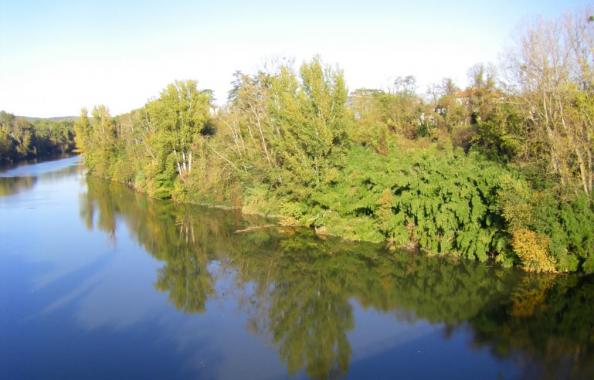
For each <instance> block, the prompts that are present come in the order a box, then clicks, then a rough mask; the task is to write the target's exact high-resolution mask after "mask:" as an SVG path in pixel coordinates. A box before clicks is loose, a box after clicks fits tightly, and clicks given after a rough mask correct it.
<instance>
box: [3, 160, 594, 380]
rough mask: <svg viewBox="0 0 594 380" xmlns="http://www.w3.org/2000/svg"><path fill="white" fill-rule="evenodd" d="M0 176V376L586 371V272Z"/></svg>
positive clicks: (80, 177) (592, 362) (112, 188)
mask: <svg viewBox="0 0 594 380" xmlns="http://www.w3.org/2000/svg"><path fill="white" fill-rule="evenodd" d="M269 224H270V222H269V221H266V220H263V219H261V218H255V217H245V216H243V217H242V216H241V215H240V214H239V213H237V212H233V211H223V210H217V209H207V208H201V207H196V206H189V205H178V204H174V203H172V202H167V201H155V200H151V199H148V198H146V197H145V196H144V195H142V194H137V193H134V192H132V191H130V190H129V189H127V188H125V187H123V186H121V185H117V184H113V183H110V182H106V181H103V180H100V179H96V178H92V177H86V176H85V175H84V171H83V170H82V169H81V168H80V166H79V158H77V157H73V158H67V159H61V160H56V161H49V162H44V163H39V164H32V165H24V166H19V167H17V168H13V169H11V170H8V171H4V172H2V173H0V378H2V379H86V378H90V379H95V378H96V379H137V378H153V379H177V378H180V379H198V378H199V379H283V378H298V379H300V378H315V379H324V378H354V379H361V378H365V379H397V378H398V379H524V378H528V379H531V378H539V379H540V378H551V379H559V378H561V379H562V378H568V379H569V378H572V379H573V378H575V379H582V378H583V379H593V378H594V280H593V279H592V277H579V276H557V277H555V276H543V275H528V274H524V273H520V272H519V271H515V270H508V269H503V268H499V267H496V266H488V265H480V264H476V263H471V262H455V261H452V260H445V259H443V258H438V257H425V256H422V255H415V254H412V253H407V252H388V251H385V250H383V249H382V248H381V247H378V246H377V245H371V244H360V243H348V242H344V241H341V240H338V239H333V238H328V239H321V238H319V237H316V236H314V235H313V234H312V233H311V232H310V231H307V230H299V229H283V228H277V227H271V226H270V225H269Z"/></svg>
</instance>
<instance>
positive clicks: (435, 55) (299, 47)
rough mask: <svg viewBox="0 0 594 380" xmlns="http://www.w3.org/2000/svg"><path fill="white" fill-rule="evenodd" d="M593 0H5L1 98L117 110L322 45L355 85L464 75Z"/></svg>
mask: <svg viewBox="0 0 594 380" xmlns="http://www.w3.org/2000/svg"><path fill="white" fill-rule="evenodd" d="M591 3H592V1H580V0H564V1H559V0H557V1H554V0H542V1H523V0H515V1H492V0H491V1H480V0H474V1H423V0H417V1H379V0H366V1H349V0H342V1H322V0H318V1H311V0H301V1H290V2H284V1H255V0H254V1H251V2H245V1H175V0H170V1H125V0H121V1H95V2H90V1H60V0H55V1H28V0H0V109H3V110H6V111H8V112H11V113H15V114H18V115H29V116H60V115H72V114H78V112H79V110H80V108H81V107H83V106H84V107H89V108H90V107H92V106H93V105H96V104H106V105H107V106H108V107H109V108H110V109H111V111H112V113H114V114H117V113H122V112H127V111H129V110H130V109H132V108H136V107H139V106H142V105H143V104H144V103H145V101H146V100H147V99H149V98H151V97H155V96H157V95H158V93H159V91H160V90H161V89H162V88H163V87H164V86H165V85H166V84H167V83H169V82H172V81H173V80H176V79H197V80H198V82H199V85H200V86H201V87H205V88H211V89H213V90H215V95H216V96H217V98H218V102H219V103H222V102H224V100H225V98H226V92H227V91H228V89H229V83H230V81H231V80H232V74H233V72H235V71H236V70H242V71H245V72H253V71H255V70H257V69H259V68H261V67H263V66H264V64H265V63H266V62H269V61H273V60H274V59H278V58H280V57H289V58H294V59H295V61H296V63H297V64H298V63H300V62H302V61H303V60H305V59H309V58H311V57H312V56H314V55H316V54H319V55H320V56H321V57H322V60H323V61H324V62H326V63H328V64H332V65H334V64H337V65H338V66H339V67H340V68H342V69H343V70H344V72H345V77H346V79H347V84H348V86H349V88H351V89H354V88H358V87H377V88H382V87H386V86H388V85H389V83H390V81H392V80H393V79H394V78H395V77H396V76H399V75H409V74H411V75H415V76H416V77H417V79H418V83H419V90H420V91H423V90H424V87H425V86H427V85H428V84H430V83H432V82H436V81H439V80H440V79H441V78H443V77H446V76H447V77H452V78H454V79H455V80H456V81H457V82H458V83H459V84H464V82H465V80H466V72H467V70H468V68H469V67H470V66H472V65H473V64H475V63H478V62H494V63H496V62H497V59H498V55H499V53H501V52H502V51H503V49H504V48H505V47H506V46H507V45H509V44H510V43H511V42H512V39H513V35H514V32H515V31H517V28H518V27H519V26H521V24H522V23H523V22H526V20H528V19H529V18H531V17H538V16H543V17H557V16H559V15H561V14H562V13H563V12H564V11H567V10H572V9H576V8H581V7H584V6H586V5H588V4H591Z"/></svg>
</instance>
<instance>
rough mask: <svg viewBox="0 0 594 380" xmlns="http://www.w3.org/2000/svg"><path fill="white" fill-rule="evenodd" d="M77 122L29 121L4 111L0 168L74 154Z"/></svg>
mask: <svg viewBox="0 0 594 380" xmlns="http://www.w3.org/2000/svg"><path fill="white" fill-rule="evenodd" d="M74 147H75V145H74V121H73V120H71V119H69V118H58V119H27V118H24V117H17V116H15V115H12V114H10V113H7V112H5V111H0V165H2V164H5V165H6V164H14V163H16V162H18V161H22V160H32V159H37V158H48V157H55V156H61V155H64V154H68V153H72V152H73V151H74Z"/></svg>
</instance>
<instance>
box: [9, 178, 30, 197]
mask: <svg viewBox="0 0 594 380" xmlns="http://www.w3.org/2000/svg"><path fill="white" fill-rule="evenodd" d="M35 182H37V177H0V197H7V196H9V195H13V194H17V193H20V192H23V191H25V190H28V189H31V188H32V187H33V186H34V185H35Z"/></svg>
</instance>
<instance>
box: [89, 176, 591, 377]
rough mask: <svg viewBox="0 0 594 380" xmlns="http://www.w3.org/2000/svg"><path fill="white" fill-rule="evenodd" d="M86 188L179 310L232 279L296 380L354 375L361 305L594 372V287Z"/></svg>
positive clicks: (96, 183) (551, 366)
mask: <svg viewBox="0 0 594 380" xmlns="http://www.w3.org/2000/svg"><path fill="white" fill-rule="evenodd" d="M87 185H88V186H87V192H86V193H84V194H83V195H82V197H81V217H82V218H84V220H85V221H86V223H87V225H88V226H89V228H93V227H94V226H95V227H96V228H98V229H101V230H103V231H106V232H107V233H108V234H109V235H110V238H111V239H117V238H118V236H117V232H116V231H122V229H121V228H117V224H118V223H125V224H126V225H127V229H128V230H129V231H130V232H131V233H132V235H133V236H134V238H136V239H137V240H138V242H139V243H140V244H142V245H143V247H144V248H145V249H146V250H147V252H149V253H150V254H152V255H154V256H155V258H157V259H158V260H160V261H161V262H162V264H163V265H162V267H161V269H159V272H158V275H157V278H156V281H155V287H156V288H157V289H158V290H160V291H163V292H165V293H166V294H168V296H169V299H170V300H171V302H172V303H173V304H174V305H175V306H176V307H177V308H178V309H179V310H182V311H184V312H188V313H199V312H203V311H204V310H205V309H206V308H207V307H208V303H207V301H208V300H209V299H211V298H213V297H217V296H223V295H221V294H217V289H228V284H227V286H223V287H221V286H218V284H217V281H223V282H224V281H225V279H226V278H228V277H227V276H230V277H232V278H233V279H234V281H235V284H234V285H233V287H234V288H235V289H237V290H236V291H237V292H238V293H239V298H240V299H242V300H245V302H243V303H242V304H241V307H242V308H243V309H245V311H246V312H247V313H248V315H249V321H248V324H247V327H248V328H249V329H250V330H252V331H253V332H254V333H256V334H258V335H262V336H263V337H267V338H268V339H270V341H271V344H272V345H273V346H274V347H275V348H276V349H277V350H278V353H279V356H280V357H281V359H282V360H283V361H284V362H285V363H286V365H287V368H288V370H289V372H290V373H291V374H297V373H299V371H302V370H303V371H305V372H306V373H307V375H308V376H309V377H312V378H320V379H323V378H331V377H338V376H339V375H340V374H344V373H346V371H347V370H348V367H349V363H350V361H351V344H350V339H349V332H351V331H352V330H353V329H354V327H355V323H356V320H355V318H356V315H355V311H356V308H355V307H354V305H355V304H358V305H360V306H361V307H363V308H369V309H373V310H376V311H378V312H380V313H386V314H390V315H393V316H394V318H397V319H400V320H404V321H408V322H415V321H418V320H424V321H429V322H431V323H437V324H443V325H444V326H445V331H444V333H445V334H446V336H447V333H448V331H452V330H453V329H456V328H463V329H465V331H470V333H471V334H472V337H473V338H472V339H473V343H474V344H476V345H477V346H483V347H487V348H488V349H490V350H492V351H493V352H494V353H495V354H496V355H497V356H498V357H501V358H515V359H522V360H525V361H527V362H529V363H531V364H532V365H536V366H538V367H541V366H542V367H543V368H542V370H543V371H547V372H545V373H549V371H551V372H550V373H568V372H564V371H571V373H572V377H575V378H589V377H591V375H592V374H593V373H594V368H593V367H592V363H593V361H592V359H593V357H594V340H593V338H594V320H593V319H592V318H591V315H592V312H593V310H592V307H593V306H592V302H591V299H592V296H593V294H594V286H593V285H594V283H593V280H594V279H593V278H592V277H584V276H580V277H578V276H577V275H566V276H554V275H545V274H541V275H534V274H527V273H522V272H520V271H515V270H505V269H503V268H501V267H500V266H487V265H483V264H479V263H475V262H472V261H469V260H450V259H449V258H448V257H427V256H426V255H418V254H412V253H410V252H398V254H394V253H392V252H389V251H386V250H384V249H383V248H382V247H381V246H378V245H376V244H367V243H352V242H345V241H344V240H339V239H336V238H332V237H327V238H320V237H316V236H315V235H313V234H312V233H311V232H310V231H307V230H304V229H296V228H286V227H272V228H255V229H252V230H246V227H249V226H252V227H253V226H255V225H256V226H257V225H260V226H261V225H267V224H268V221H266V220H262V219H261V218H258V217H254V216H248V219H245V218H244V217H242V216H241V214H240V213H238V212H236V211H223V210H217V209H213V208H210V209H206V208H199V207H196V206H192V205H179V204H175V203H173V202H168V201H159V200H152V199H149V198H147V197H146V196H144V195H142V194H138V193H134V192H132V191H130V190H128V189H126V188H125V187H124V186H121V185H117V184H112V183H109V182H107V181H103V180H100V179H97V178H93V177H89V178H88V180H87ZM215 263H216V264H215ZM212 264H214V265H212ZM221 291H222V292H223V293H224V292H225V291H226V290H221ZM223 297H224V296H223ZM468 329H470V330H468ZM518 355H521V357H520V358H519V357H518ZM568 359H571V360H568ZM554 377H559V376H554ZM561 377H563V376H561Z"/></svg>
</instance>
